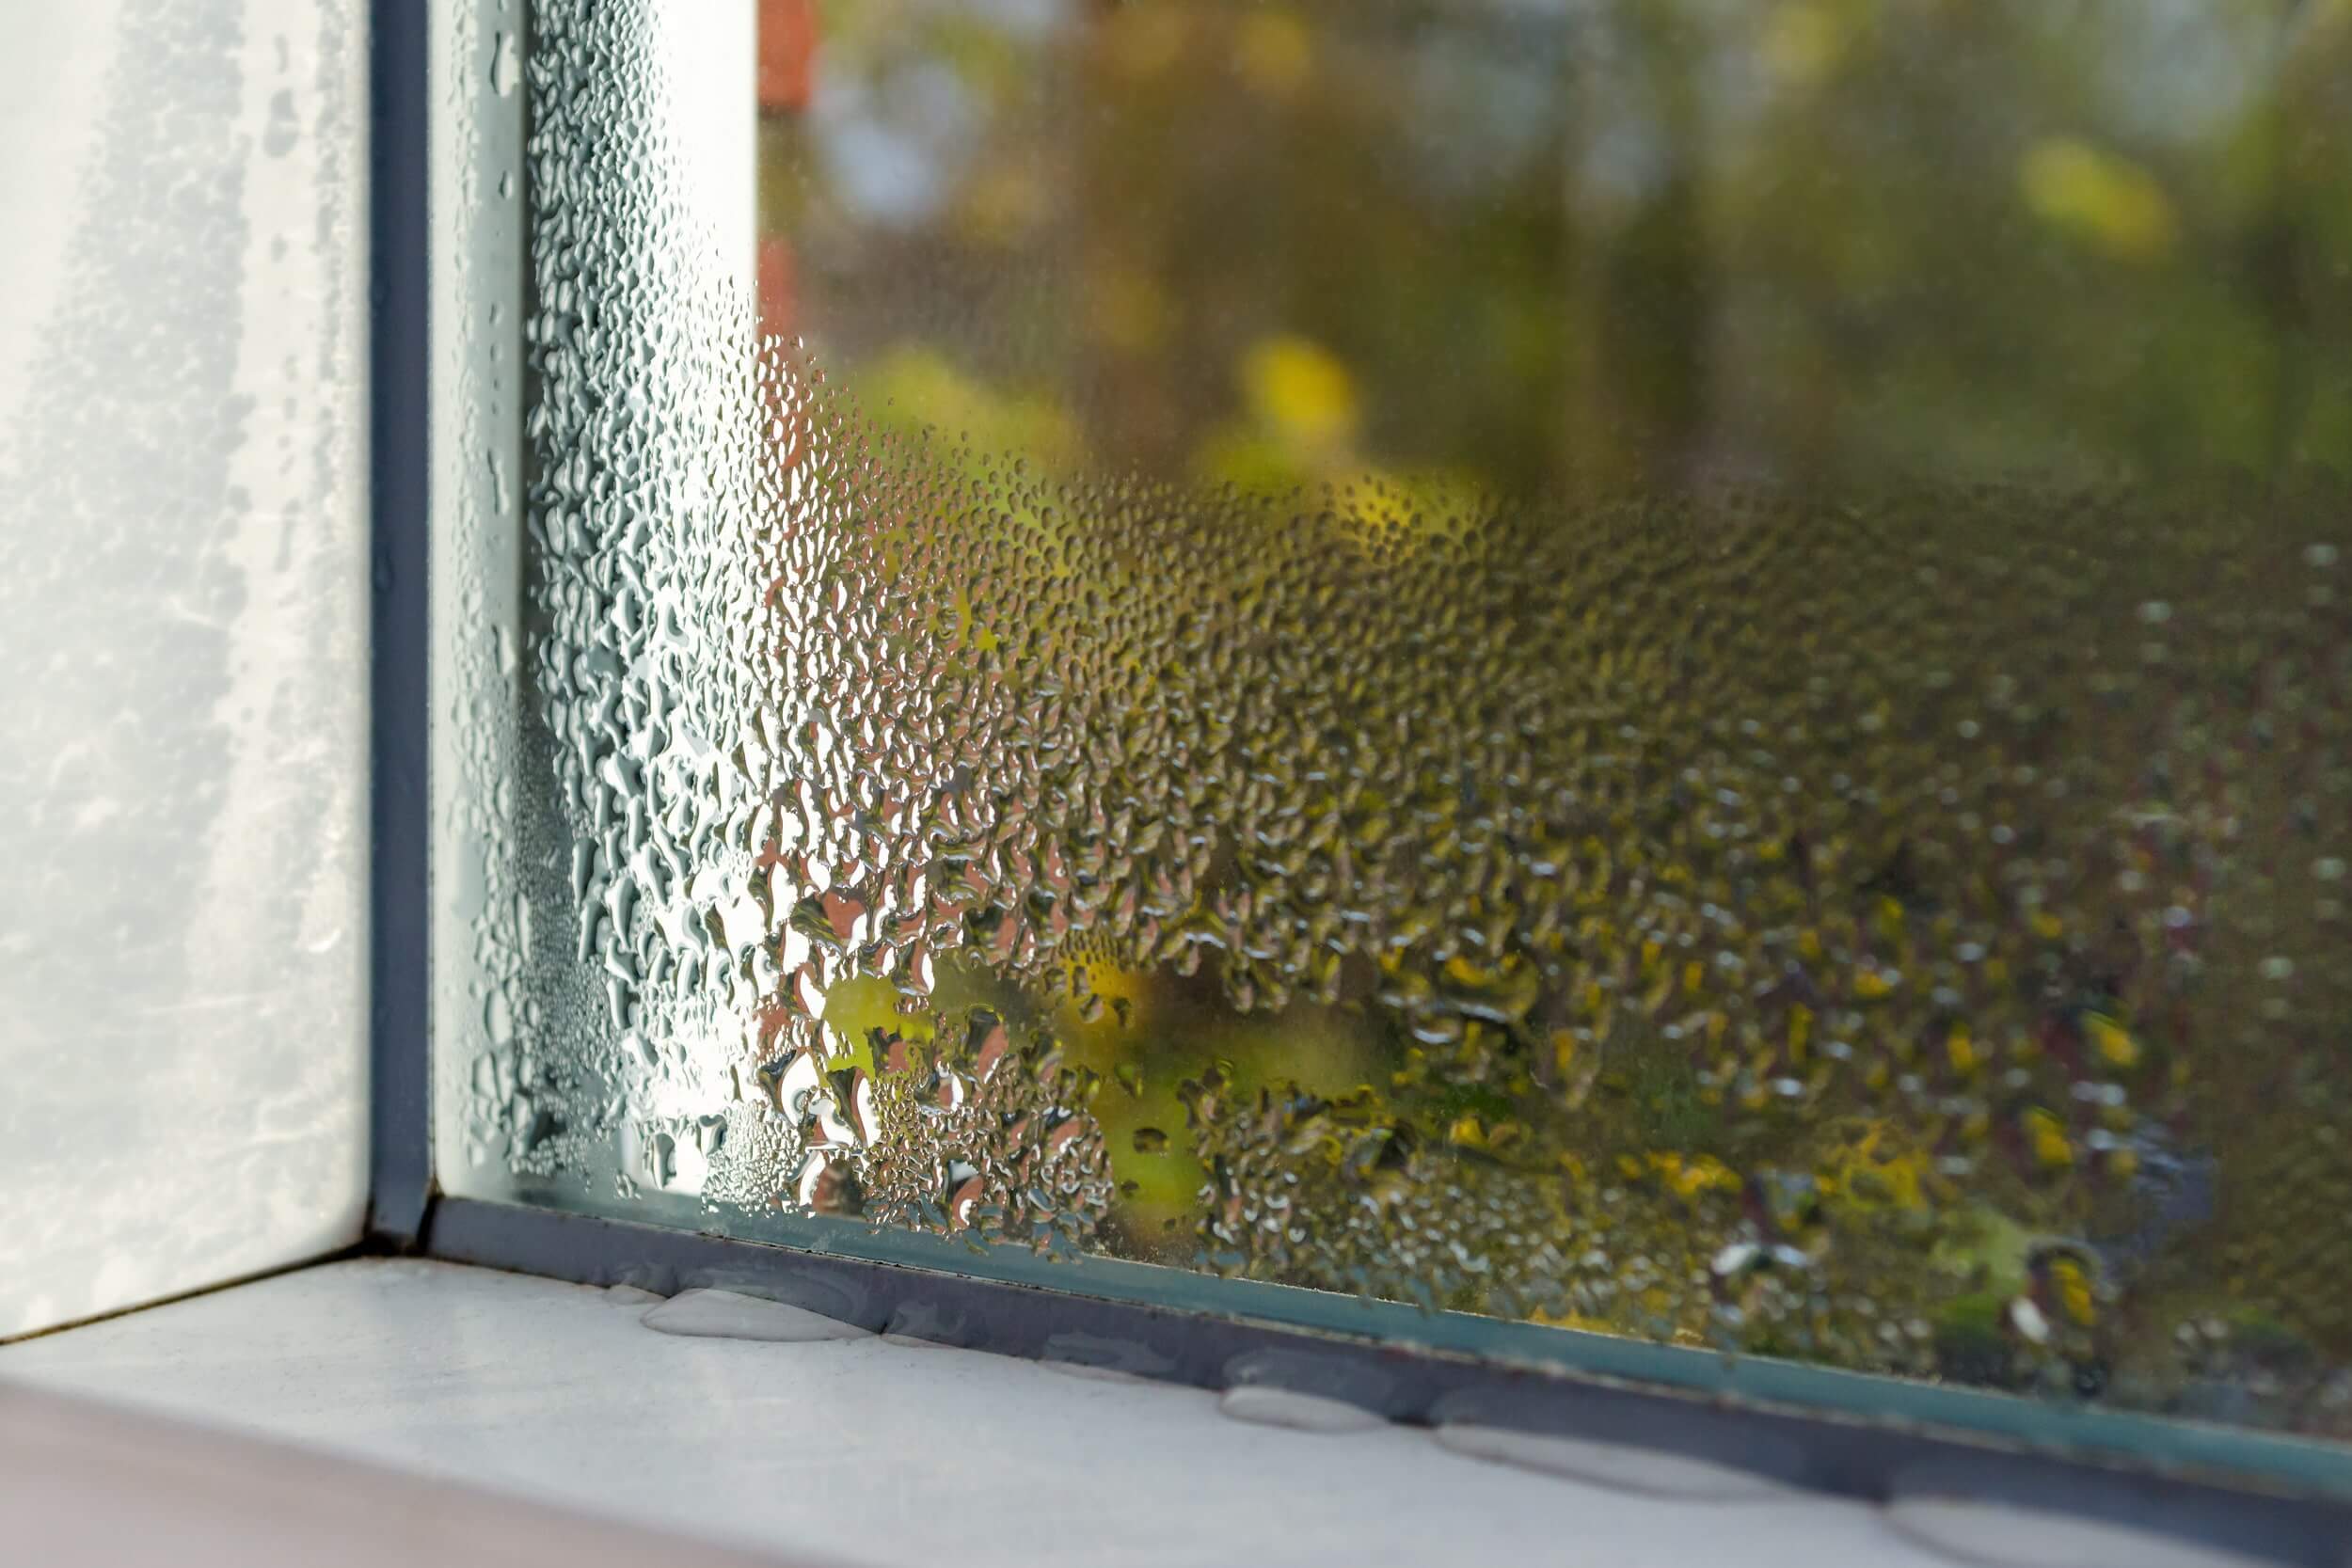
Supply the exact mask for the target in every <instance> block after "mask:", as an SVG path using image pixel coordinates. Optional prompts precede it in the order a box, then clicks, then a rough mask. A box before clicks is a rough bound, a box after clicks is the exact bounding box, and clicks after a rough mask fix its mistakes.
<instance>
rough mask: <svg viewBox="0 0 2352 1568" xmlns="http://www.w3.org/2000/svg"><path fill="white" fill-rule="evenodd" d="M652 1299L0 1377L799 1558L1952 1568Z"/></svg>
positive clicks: (117, 1335) (373, 1309) (158, 1337)
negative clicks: (662, 1321)
mask: <svg viewBox="0 0 2352 1568" xmlns="http://www.w3.org/2000/svg"><path fill="white" fill-rule="evenodd" d="M644 1311H645V1303H644V1300H643V1298H638V1299H636V1300H628V1299H623V1293H616V1292H609V1291H598V1290H594V1289H590V1288H587V1287H582V1286H576V1285H567V1284H562V1283H558V1282H554V1281H549V1280H544V1279H535V1278H530V1277H526V1276H523V1275H509V1274H502V1273H499V1272H496V1271H492V1270H486V1269H474V1268H466V1267H460V1266H457V1265H453V1264H445V1263H434V1262H418V1261H405V1260H385V1259H362V1260H355V1261H346V1262H338V1263H332V1264H326V1265H322V1266H320V1267H317V1268H312V1269H308V1270H304V1271H302V1272H300V1273H296V1274H291V1275H281V1276H278V1277H277V1278H273V1279H267V1280H262V1281H259V1282H257V1283H254V1284H249V1285H245V1286H241V1287H238V1288H236V1289H233V1290H229V1291H218V1292H215V1293H214V1294H211V1295H207V1296H201V1297H198V1298H196V1299H193V1300H189V1301H184V1302H181V1303H178V1304H175V1305H172V1306H167V1307H158V1308H154V1309H152V1310H150V1311H147V1312H141V1313H136V1314H133V1315H131V1316H128V1317H124V1318H118V1319H114V1320H111V1321H109V1322H105V1323H96V1324H92V1325H89V1326H87V1327H84V1328H81V1329H77V1330H74V1331H72V1332H70V1333H65V1334H59V1335H54V1336H51V1337H48V1338H40V1339H34V1340H28V1341H24V1342H23V1343H20V1344H16V1345H11V1346H8V1347H5V1348H0V1379H5V1380H8V1381H9V1382H13V1383H16V1384H18V1385H23V1386H28V1387H29V1388H31V1389H33V1390H37V1391H40V1392H45V1393H48V1394H67V1395H79V1396H85V1397H88V1398H92V1399H96V1400H99V1401H102V1402H109V1403H113V1404H118V1405H121V1406H127V1407H129V1408H131V1409H134V1410H137V1411H140V1412H144V1413H148V1414H152V1415H158V1416H163V1417H167V1418H179V1419H183V1420H192V1421H195V1422H198V1423H201V1424H205V1425H211V1426H215V1427H227V1428H230V1429H234V1430H237V1431H240V1432H242V1433H246V1434H250V1435H253V1436H258V1437H262V1438H265V1439H272V1440H276V1441H278V1442H281V1443H288V1444H292V1445H294V1446H295V1447H296V1448H298V1449H308V1450H312V1451H313V1452H315V1453H323V1454H326V1455H330V1456H334V1457H335V1458H337V1459H341V1460H356V1461H358V1462H361V1463H363V1464H366V1465H374V1466H381V1467H382V1468H383V1470H384V1471H386V1472H389V1473H390V1474H389V1475H388V1477H387V1479H386V1482H385V1484H386V1485H388V1486H393V1485H398V1486H413V1485H414V1483H415V1481H416V1480H417V1479H418V1478H422V1479H424V1480H426V1481H437V1482H444V1483H453V1484H461V1485H466V1486H471V1487H481V1488H486V1489H488V1490H490V1491H491V1492H494V1493H499V1494H504V1495H505V1496H507V1497H511V1498H515V1499H518V1500H519V1501H520V1502H521V1503H523V1504H526V1505H529V1506H534V1507H542V1508H546V1507H552V1508H554V1509H557V1510H561V1511H564V1513H569V1514H572V1515H574V1516H579V1515H587V1516H591V1517H601V1518H604V1519H608V1520H613V1521H617V1522H623V1523H627V1524H628V1525H632V1526H635V1527H637V1528H646V1529H652V1530H658V1531H662V1532H674V1533H676V1534H682V1535H686V1536H691V1537H695V1538H699V1539H701V1540H704V1541H707V1542H709V1543H712V1544H717V1545H722V1546H729V1547H734V1548H738V1549H747V1550H750V1551H754V1552H757V1553H763V1554H766V1553H777V1554H781V1555H782V1556H783V1557H784V1559H785V1560H798V1561H809V1560H819V1561H823V1560H834V1561H850V1562H869V1563H880V1562H912V1561H918V1560H929V1561H940V1562H954V1563H956V1564H958V1565H959V1568H981V1565H984V1564H997V1563H1001V1564H1007V1565H1013V1564H1018V1565H1020V1568H1044V1565H1048V1564H1060V1563H1068V1564H1073V1565H1076V1564H1093V1563H1098V1562H1102V1561H1104V1560H1120V1561H1122V1562H1138V1563H1151V1562H1167V1563H1178V1562H1183V1563H1198V1562H1207V1561H1247V1562H1253V1563H1266V1564H1274V1563H1309V1562H1318V1563H1319V1562H1329V1561H1334V1560H1348V1561H1448V1560H1451V1561H1519V1562H1537V1561H1541V1562H1559V1563H1567V1564H1573V1565H1577V1568H1583V1565H1586V1564H1590V1565H1592V1568H1604V1565H1605V1568H1641V1565H1643V1564H1660V1565H1664V1564H1677V1565H1680V1564H1687V1563H1690V1562H1693V1561H1708V1560H1720V1559H1721V1557H1722V1556H1723V1554H1724V1543H1725V1541H1726V1539H1727V1538H1732V1537H1736V1539H1737V1540H1738V1541H1739V1543H1740V1552H1739V1556H1740V1560H1741V1562H1742V1564H1743V1568H1749V1565H1755V1568H1762V1565H1770V1564H1779V1563H1787V1564H1788V1565H1790V1568H1799V1565H1802V1568H1841V1565H1844V1564H1848V1563H1851V1564H1855V1565H1857V1568H1859V1565H1862V1564H1869V1565H1872V1568H1880V1565H1883V1568H1930V1565H1940V1564H1944V1563H1947V1562H1948V1561H1949V1560H1950V1559H1948V1558H1946V1557H1944V1556H1941V1555H1938V1554H1936V1553H1932V1552H1931V1551H1929V1550H1927V1549H1925V1548H1923V1547H1920V1546H1917V1545H1915V1544H1911V1543H1910V1542H1908V1541H1906V1540H1905V1539H1904V1538H1903V1537H1902V1536H1901V1535H1900V1534H1899V1531H1898V1529H1897V1528H1896V1527H1895V1525H1894V1523H1893V1522H1892V1521H1890V1520H1889V1519H1888V1518H1887V1517H1886V1515H1885V1514H1884V1513H1883V1512H1882V1511H1880V1510H1878V1509H1874V1508H1872V1507H1869V1506H1867V1505H1866V1504H1862V1503H1856V1502H1850V1501H1844V1500H1839V1499H1835V1498H1828V1497H1810V1496H1780V1497H1771V1498H1769V1499H1765V1500H1748V1501H1722V1502H1692V1501H1690V1500H1688V1499H1677V1498H1666V1497H1652V1496H1645V1495H1641V1494H1637V1493H1633V1492H1629V1491H1625V1490H1620V1489H1613V1488H1609V1487H1604V1486H1599V1485H1594V1484H1588V1483H1584V1482H1578V1481H1564V1480H1558V1479H1554V1478H1551V1477H1548V1476H1542V1475H1537V1474H1534V1473H1532V1472H1529V1471H1526V1470H1521V1469H1518V1468H1515V1467H1513V1466H1511V1465H1503V1464H1498V1463H1494V1462H1492V1461H1488V1460H1481V1459H1477V1458H1472V1457H1469V1456H1466V1455H1464V1454H1460V1453H1456V1452H1452V1451H1449V1450H1448V1449H1444V1448H1441V1447H1440V1446H1439V1445H1438V1442H1437V1440H1436V1439H1435V1438H1434V1437H1433V1435H1432V1434H1431V1433H1429V1432H1428V1431H1426V1430H1422V1429H1416V1428H1409V1427H1401V1426H1385V1425H1384V1426H1376V1427H1373V1428H1370V1429H1366V1430H1358V1431H1351V1432H1344V1433H1310V1432H1300V1431H1293V1430H1288V1429H1284V1428H1278V1427H1272V1426H1265V1425H1260V1424H1256V1423H1252V1422H1246V1421H1243V1420H1240V1419H1236V1418H1233V1417H1232V1416H1229V1415H1227V1414H1225V1413H1224V1412H1223V1411H1222V1410H1221V1408H1220V1404H1219V1401H1218V1399H1217V1397H1216V1396H1215V1395H1213V1394H1209V1393H1204V1392H1200V1391H1198V1390H1194V1389H1187V1388H1182V1387H1177V1386H1168V1385H1156V1384H1143V1383H1135V1382H1123V1381H1104V1380H1101V1379H1092V1378H1078V1377H1073V1376H1067V1375H1063V1374H1062V1373H1060V1372H1057V1371H1056V1370H1050V1369H1048V1368H1046V1367H1043V1366H1041V1365H1039V1364H1037V1363H1034V1362H1026V1361H1020V1360H1014V1359H1011V1358H1009V1357H1005V1356H997V1355H989V1354H979V1353H975V1352H967V1351H958V1350H948V1349H943V1348H937V1347H924V1346H916V1345H910V1344H906V1343H903V1342H897V1341H893V1340H888V1339H882V1338H873V1337H865V1338H856V1339H850V1340H831V1341H824V1342H816V1343H799V1344H794V1343H772V1342H758V1341H751V1340H743V1339H734V1338H680V1337H677V1336H675V1335H669V1334H661V1333H656V1332H654V1331H652V1330H650V1329H648V1328H646V1327H645V1326H644V1324H643V1323H641V1322H640V1321H639V1320H640V1319H641V1317H642V1316H643V1315H644ZM8 1408H9V1402H8V1401H7V1400H5V1399H0V1428H4V1427H5V1425H6V1424H7V1420H6V1418H7V1412H8ZM395 1478H398V1479H395ZM122 1484H123V1486H124V1487H125V1489H126V1490H128V1488H129V1487H130V1485H131V1482H130V1481H129V1480H128V1479H126V1480H125V1481H123V1482H122ZM2012 1522H2013V1521H2012ZM20 1538H22V1537H20Z"/></svg>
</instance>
